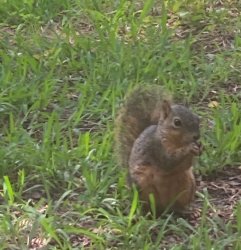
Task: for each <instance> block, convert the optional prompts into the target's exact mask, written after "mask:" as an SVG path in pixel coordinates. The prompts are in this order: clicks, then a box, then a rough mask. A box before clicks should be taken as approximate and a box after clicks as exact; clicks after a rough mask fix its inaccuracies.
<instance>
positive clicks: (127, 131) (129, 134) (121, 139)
mask: <svg viewBox="0 0 241 250" xmlns="http://www.w3.org/2000/svg"><path fill="white" fill-rule="evenodd" d="M164 99H169V98H167V96H165V97H164V93H163V89H162V87H161V86H159V85H147V86H144V85H139V86H137V87H136V88H134V89H133V90H132V91H131V92H130V93H129V94H128V95H127V96H126V99H125V102H124V104H123V106H122V108H121V109H120V111H119V113H118V116H117V118H116V120H115V151H116V154H117V158H118V162H119V164H120V165H121V166H124V167H127V166H128V161H129V157H130V153H131V149H132V146H133V144H134V141H135V140H136V139H137V137H138V136H139V135H140V134H141V132H142V131H143V130H144V129H145V128H147V127H148V126H150V125H153V124H157V123H158V120H159V117H160V112H161V105H162V101H163V100H164Z"/></svg>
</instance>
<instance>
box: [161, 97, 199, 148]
mask: <svg viewBox="0 0 241 250" xmlns="http://www.w3.org/2000/svg"><path fill="white" fill-rule="evenodd" d="M199 123H200V120H199V117H198V116H197V115H196V114H194V113H192V111H190V110H189V109H188V108H186V107H185V106H182V105H171V104H170V102H169V101H163V104H162V112H161V115H160V119H159V125H160V126H158V130H159V131H158V133H159V134H160V135H161V138H162V140H163V141H166V142H168V143H170V144H171V145H176V146H177V147H182V146H183V145H186V144H189V143H192V142H197V141H198V140H199V138H200V128H199Z"/></svg>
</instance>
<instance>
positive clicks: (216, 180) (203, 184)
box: [191, 167, 241, 224]
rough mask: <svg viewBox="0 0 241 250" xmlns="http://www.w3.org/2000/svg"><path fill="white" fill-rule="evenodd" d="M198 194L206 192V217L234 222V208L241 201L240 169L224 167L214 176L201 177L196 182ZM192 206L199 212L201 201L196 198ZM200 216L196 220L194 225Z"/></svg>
mask: <svg viewBox="0 0 241 250" xmlns="http://www.w3.org/2000/svg"><path fill="white" fill-rule="evenodd" d="M197 186H198V192H200V193H204V190H207V193H208V195H209V197H208V200H209V203H210V208H209V209H208V215H209V216H210V217H214V216H215V217H217V216H218V217H220V218H222V219H224V221H225V222H228V221H231V220H234V214H233V211H234V208H235V206H236V204H237V203H238V202H239V201H240V200H241V168H240V167H236V168H235V167H226V168H225V169H224V170H222V171H220V172H218V173H216V174H215V175H212V176H208V177H203V178H202V180H197ZM195 203H196V204H195V205H194V206H195V208H196V209H199V210H200V211H201V209H202V203H203V202H202V201H201V200H200V198H198V199H197V200H196V202H195ZM199 219H200V216H198V217H197V218H196V222H195V221H191V222H195V224H196V223H197V222H198V221H199Z"/></svg>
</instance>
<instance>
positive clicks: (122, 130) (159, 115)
mask: <svg viewBox="0 0 241 250" xmlns="http://www.w3.org/2000/svg"><path fill="white" fill-rule="evenodd" d="M199 123H200V122H199V118H198V116H197V115H196V114H194V113H193V112H192V111H190V110H189V109H188V108H186V107H185V106H182V105H176V104H172V102H171V101H170V98H169V97H168V98H166V97H165V94H164V92H163V89H162V88H161V87H160V86H157V85H149V86H139V87H137V88H135V89H134V90H133V91H132V92H131V93H130V94H129V95H127V98H126V100H125V103H124V105H123V106H122V108H121V109H120V111H119V114H118V117H117V119H116V123H115V148H116V153H117V156H118V161H119V164H120V165H121V166H126V167H128V171H129V179H130V182H132V183H134V184H135V185H136V186H137V189H138V191H139V193H140V199H141V201H143V203H144V208H145V209H146V210H147V211H148V210H149V209H150V199H149V197H150V195H151V194H153V196H154V198H155V204H156V212H157V213H158V214H160V213H161V212H162V211H163V210H165V209H166V208H168V207H171V208H172V209H173V210H175V211H181V210H183V209H185V208H186V206H188V205H189V204H190V202H191V201H192V200H193V197H194V194H195V179H194V175H193V171H192V165H193V160H194V158H195V156H198V155H200V154H201V152H202V145H201V144H200V142H199V138H200V129H199Z"/></svg>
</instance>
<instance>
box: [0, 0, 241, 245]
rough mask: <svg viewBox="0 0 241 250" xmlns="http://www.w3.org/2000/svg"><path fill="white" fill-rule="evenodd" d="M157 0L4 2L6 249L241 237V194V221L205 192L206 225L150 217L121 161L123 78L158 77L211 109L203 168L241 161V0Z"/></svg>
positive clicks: (1, 129) (0, 212)
mask: <svg viewBox="0 0 241 250" xmlns="http://www.w3.org/2000/svg"><path fill="white" fill-rule="evenodd" d="M157 2H158V1H153V0H148V1H141V0H139V1H133V2H132V1H127V0H120V1H108V0H106V1H94V0H92V1H89V0H88V1H87V0H86V1H75V0H73V1H67V0H61V1H59V0H58V1H56V0H54V1H47V0H41V1H31V0H26V1H17V0H9V1H4V2H3V3H2V4H1V6H0V38H1V39H0V62H1V65H0V83H1V84H0V136H1V140H0V156H1V168H0V174H1V178H0V183H1V186H2V189H1V190H0V192H1V193H0V194H1V196H0V225H1V227H0V242H1V244H0V247H1V249H31V248H32V249H33V248H34V246H41V244H42V245H48V249H81V248H87V249H159V248H162V249H165V247H166V248H167V249H228V248H230V249H240V248H241V241H240V237H239V236H238V235H240V233H241V226H240V225H241V218H240V204H237V206H236V207H235V208H234V210H233V213H234V216H235V222H234V223H231V222H230V223H225V222H224V221H223V220H222V219H220V218H216V217H214V218H208V217H207V216H206V214H205V212H206V210H207V208H208V207H209V208H210V207H211V205H210V204H211V203H210V202H209V198H208V195H207V194H204V195H203V196H202V199H203V209H202V215H201V223H200V225H199V226H197V227H193V226H192V225H191V224H189V223H188V222H187V221H186V220H184V219H181V218H175V216H173V215H166V216H163V217H162V218H160V219H154V218H146V217H144V216H142V215H141V212H140V208H139V205H138V196H137V193H136V192H134V191H133V192H130V191H129V190H128V189H127V188H126V186H125V178H126V173H125V170H123V169H120V168H118V167H117V165H116V163H115V160H114V157H113V150H112V148H113V118H114V117H115V114H116V112H117V110H118V107H119V105H120V103H121V102H122V100H123V97H124V95H125V93H126V91H127V89H130V88H132V87H133V86H134V85H136V84H151V83H156V84H162V85H164V86H165V88H166V89H168V90H169V91H171V92H172V93H173V95H174V97H175V98H176V100H177V101H181V102H187V103H189V104H190V105H191V106H192V108H193V109H194V110H195V111H196V112H197V113H198V114H199V115H200V116H201V117H202V123H203V125H202V130H203V136H202V140H203V144H204V146H205V149H206V150H205V153H204V154H203V156H202V157H201V158H200V160H199V161H198V163H197V164H196V166H195V169H196V172H197V173H199V174H202V175H209V174H211V173H212V172H214V171H217V170H218V169H221V168H223V167H224V166H227V165H228V166H236V165H237V166H239V165H240V164H241V153H240V152H241V151H240V149H241V143H240V141H241V140H240V139H241V127H240V119H241V113H240V109H241V101H240V98H241V94H240V93H241V88H240V83H239V82H240V70H241V63H240V62H241V60H240V59H241V49H240V45H241V40H240V28H239V27H240V24H241V19H240V16H239V12H240V9H241V5H240V3H239V1H226V3H223V4H221V3H218V1H205V3H204V1H164V2H163V3H162V4H160V3H157ZM213 101H216V104H217V105H215V106H217V107H213V106H212V102H213ZM210 235H213V236H212V237H210ZM176 241H178V242H182V244H175V242H176Z"/></svg>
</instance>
